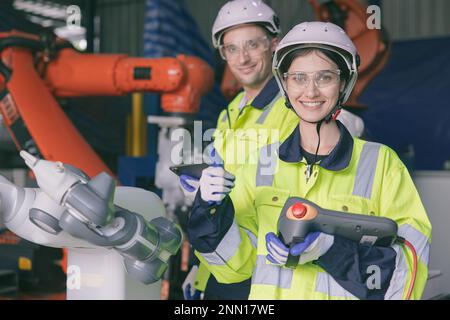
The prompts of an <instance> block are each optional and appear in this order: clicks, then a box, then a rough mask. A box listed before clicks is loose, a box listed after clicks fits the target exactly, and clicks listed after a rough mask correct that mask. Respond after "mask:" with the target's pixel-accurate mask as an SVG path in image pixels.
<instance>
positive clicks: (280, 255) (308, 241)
mask: <svg viewBox="0 0 450 320" xmlns="http://www.w3.org/2000/svg"><path fill="white" fill-rule="evenodd" d="M333 243H334V236H332V235H329V234H326V233H322V232H312V233H309V234H308V235H307V236H306V238H305V241H304V242H302V243H298V244H296V245H294V246H293V247H292V248H291V250H289V248H288V247H286V245H285V244H284V243H283V242H282V241H281V240H280V239H279V238H278V237H277V236H276V235H275V233H273V232H269V233H267V234H266V248H267V252H268V253H269V254H268V255H267V260H269V261H270V262H272V263H274V264H278V265H285V264H286V261H287V258H288V255H289V252H290V253H291V255H293V256H298V255H300V259H299V262H298V264H305V263H307V262H310V261H315V260H317V259H319V258H320V257H321V256H322V255H324V254H325V253H326V252H327V251H328V250H329V249H330V247H331V246H332V245H333Z"/></svg>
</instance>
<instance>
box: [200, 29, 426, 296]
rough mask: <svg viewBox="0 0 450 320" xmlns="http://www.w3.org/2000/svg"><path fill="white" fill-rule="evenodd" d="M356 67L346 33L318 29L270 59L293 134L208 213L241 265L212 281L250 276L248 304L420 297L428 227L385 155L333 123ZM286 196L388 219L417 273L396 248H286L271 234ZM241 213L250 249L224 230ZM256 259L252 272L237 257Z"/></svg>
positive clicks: (400, 172) (328, 241)
mask: <svg viewBox="0 0 450 320" xmlns="http://www.w3.org/2000/svg"><path fill="white" fill-rule="evenodd" d="M358 59H359V58H358V54H357V51H356V49H355V46H354V45H353V43H352V41H351V40H350V39H349V37H348V36H347V35H346V34H345V32H344V31H343V30H342V29H341V28H340V27H338V26H336V25H334V24H331V23H323V22H307V23H301V24H299V25H297V26H295V27H294V28H293V29H292V30H291V31H289V32H288V34H287V35H286V36H285V37H284V38H283V39H282V40H281V42H280V44H279V45H278V47H277V49H276V51H275V55H274V60H273V70H274V73H275V76H276V78H277V81H278V84H279V86H280V89H281V90H282V92H283V94H284V95H285V96H286V106H287V107H288V108H292V109H293V110H295V112H296V113H297V115H298V117H299V119H300V123H299V126H298V127H296V128H295V129H294V130H293V131H292V133H291V135H290V136H289V137H288V138H287V139H286V140H285V141H284V142H282V143H281V144H280V143H274V144H272V145H268V146H266V147H263V148H262V149H261V150H260V151H259V153H258V154H257V155H255V157H256V158H258V159H259V160H258V162H257V164H255V165H252V164H248V165H245V166H243V167H242V168H241V169H240V170H239V171H238V172H237V173H236V180H235V183H234V188H233V189H232V191H231V192H230V194H229V197H226V198H225V199H224V200H223V201H222V204H221V205H216V206H215V207H210V208H208V209H209V210H212V209H214V215H215V216H216V217H219V216H220V219H219V218H216V219H217V220H216V222H215V224H216V225H215V229H214V230H215V232H216V233H215V234H216V235H217V237H219V238H220V239H221V240H222V243H223V245H225V243H226V244H227V245H228V246H230V247H232V246H234V247H235V248H238V250H239V252H238V253H235V255H234V256H235V257H236V256H240V257H242V261H241V264H239V261H236V260H233V261H229V262H227V266H229V268H228V269H227V271H224V270H220V272H219V273H222V274H225V273H226V274H227V276H229V277H230V276H231V275H233V276H235V277H239V275H240V274H242V273H251V274H252V287H251V292H250V299H405V298H413V299H419V298H420V297H421V295H422V292H423V290H424V286H425V283H426V279H427V264H428V258H429V257H428V252H429V243H430V236H431V225H430V222H429V220H428V217H427V214H426V212H425V209H424V207H423V205H422V203H421V200H420V198H419V195H418V193H417V191H416V189H415V187H414V184H413V182H412V180H411V177H410V175H409V173H408V170H407V169H406V167H405V166H404V165H403V163H402V162H401V161H400V160H399V158H398V156H397V155H396V154H395V152H394V151H393V150H391V149H390V148H388V147H387V146H385V145H382V144H378V143H373V142H366V141H363V140H360V139H358V138H353V137H352V136H351V135H350V133H349V132H348V130H347V129H346V128H345V127H344V126H343V125H342V124H341V123H340V122H339V121H336V116H337V115H338V113H339V110H340V108H341V104H342V103H344V102H345V101H346V100H347V98H348V97H349V95H350V94H351V91H352V88H353V86H354V83H355V81H356V78H357V67H358ZM273 150H276V151H277V152H273ZM268 158H270V159H271V161H269V162H268V161H267V159H268ZM290 197H300V198H303V199H306V200H308V201H310V202H313V203H315V204H317V205H318V206H320V207H322V208H325V209H328V210H335V211H340V212H349V213H357V214H363V215H373V216H381V217H387V218H390V219H392V220H394V221H395V222H397V224H398V234H399V235H400V236H401V237H402V238H404V239H406V240H407V241H409V242H410V243H412V245H413V246H414V247H415V249H416V252H417V257H418V260H417V267H416V268H415V266H414V262H413V261H414V259H413V254H411V252H410V251H409V250H407V249H403V247H402V246H400V245H398V244H394V245H392V246H387V247H381V246H377V245H372V246H369V245H366V244H364V245H362V244H359V243H356V242H353V241H351V240H348V239H345V238H343V237H339V236H336V235H330V234H325V233H322V232H312V233H310V234H308V235H307V236H306V238H305V241H304V242H302V243H300V244H298V245H295V246H293V247H292V248H290V249H289V248H287V246H286V245H285V244H284V243H283V242H282V241H281V239H280V238H278V236H277V221H278V217H279V215H280V212H281V210H282V208H283V206H284V204H285V203H286V201H287V199H288V198H290ZM243 199H247V201H246V202H245V201H244V200H243ZM236 200H238V201H236ZM242 211H244V212H247V214H249V215H255V216H256V217H257V218H256V219H257V223H258V233H257V241H253V242H254V243H255V242H256V243H255V246H256V249H252V247H251V246H243V245H242V244H241V243H244V242H246V241H249V240H247V239H246V238H245V236H243V233H242V232H240V230H238V229H239V228H237V227H236V225H235V224H234V223H231V222H230V221H233V219H234V212H242ZM219 230H220V232H219ZM237 230H238V231H239V232H238V231H237ZM250 240H251V239H250ZM236 244H239V245H236ZM255 251H256V252H255ZM255 253H256V256H255V258H254V259H255V260H254V261H255V262H254V265H253V266H252V267H253V269H252V268H251V267H250V266H249V264H248V259H245V258H244V257H251V256H252V255H253V254H255ZM289 254H290V255H292V256H299V259H298V263H297V264H296V265H295V266H293V268H292V266H291V268H287V267H286V262H287V259H288V256H289ZM413 270H415V271H416V272H415V273H414V274H413V272H412V271H413ZM220 275H221V274H218V275H217V276H220ZM413 284H414V285H413Z"/></svg>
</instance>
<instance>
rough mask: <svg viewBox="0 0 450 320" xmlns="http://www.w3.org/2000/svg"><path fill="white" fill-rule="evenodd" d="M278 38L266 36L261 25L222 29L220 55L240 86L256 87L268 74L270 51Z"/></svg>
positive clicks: (270, 59) (269, 69)
mask: <svg viewBox="0 0 450 320" xmlns="http://www.w3.org/2000/svg"><path fill="white" fill-rule="evenodd" d="M277 43H278V39H270V38H269V37H268V36H267V34H266V33H265V32H264V30H263V29H262V27H260V26H256V25H242V26H238V27H235V28H232V29H230V30H228V31H226V32H225V34H224V36H223V46H222V48H221V50H222V52H221V53H222V55H223V56H224V55H225V58H226V61H227V63H228V66H229V67H230V70H231V72H232V73H233V75H234V76H235V77H236V79H237V80H238V81H239V82H240V83H241V84H242V85H243V86H244V87H246V86H247V87H252V88H253V87H258V86H259V85H260V84H261V83H263V82H264V81H265V80H267V78H268V77H269V76H270V75H271V74H272V71H271V66H272V53H273V51H274V50H275V47H276V45H277Z"/></svg>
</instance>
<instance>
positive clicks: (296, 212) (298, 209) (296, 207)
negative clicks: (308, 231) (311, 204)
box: [291, 202, 307, 219]
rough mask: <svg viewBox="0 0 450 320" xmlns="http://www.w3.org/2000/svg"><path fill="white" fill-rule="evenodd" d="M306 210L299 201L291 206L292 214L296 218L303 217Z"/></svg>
mask: <svg viewBox="0 0 450 320" xmlns="http://www.w3.org/2000/svg"><path fill="white" fill-rule="evenodd" d="M306 211H307V209H306V206H305V205H304V204H303V203H301V202H297V203H294V204H293V205H292V206H291V212H292V215H293V216H294V217H296V218H297V219H301V218H303V217H304V216H305V215H306Z"/></svg>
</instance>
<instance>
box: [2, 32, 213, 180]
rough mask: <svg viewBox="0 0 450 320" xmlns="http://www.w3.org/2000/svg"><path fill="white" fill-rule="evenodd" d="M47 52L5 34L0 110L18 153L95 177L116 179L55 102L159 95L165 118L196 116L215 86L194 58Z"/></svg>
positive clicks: (33, 41) (31, 40) (27, 38)
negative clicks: (71, 98)
mask: <svg viewBox="0 0 450 320" xmlns="http://www.w3.org/2000/svg"><path fill="white" fill-rule="evenodd" d="M46 50H47V48H46V47H45V44H44V43H43V42H42V41H40V40H39V39H38V38H37V37H36V36H33V35H28V34H23V33H18V32H10V33H0V54H1V58H2V59H1V60H0V62H1V63H0V110H1V112H2V115H3V118H4V120H5V124H6V125H7V127H8V130H9V132H10V134H11V136H12V138H13V140H14V142H15V144H16V145H17V147H18V148H19V149H26V150H28V151H31V152H32V153H34V154H36V153H40V154H41V155H42V156H43V157H44V158H45V159H48V160H59V161H62V162H66V163H70V164H73V165H74V166H76V167H78V168H80V169H82V170H83V171H85V172H86V173H87V174H88V175H90V176H93V175H95V174H98V173H99V172H101V171H106V172H108V173H111V172H110V171H109V169H108V168H107V167H106V165H105V164H104V163H103V161H102V160H101V159H100V158H99V157H98V155H97V154H96V153H95V152H94V150H93V149H92V148H91V147H90V146H89V145H88V144H87V143H86V141H85V140H84V139H83V137H82V136H81V135H80V133H79V132H78V131H77V129H76V128H75V127H74V126H73V124H72V123H71V122H70V120H69V119H68V118H67V116H66V115H65V113H64V112H63V111H62V110H61V108H60V106H59V104H58V102H57V100H56V99H55V95H56V96H60V97H69V96H89V95H123V94H127V93H130V92H136V91H145V92H158V93H162V100H161V101H162V107H163V109H164V111H166V112H180V113H195V112H197V111H198V108H199V104H200V98H201V96H202V95H204V94H205V93H206V92H207V91H208V90H209V89H210V88H211V86H212V84H213V71H212V69H211V68H210V67H209V65H207V64H206V63H205V62H203V61H202V60H200V59H198V58H195V57H187V56H183V55H181V56H178V57H177V58H160V59H145V58H130V57H128V56H126V55H96V54H82V53H78V52H76V51H75V50H73V49H71V48H63V49H61V50H59V51H58V52H57V53H56V55H55V58H54V59H53V60H50V59H48V55H46V54H45V52H46ZM37 58H38V61H36V59H37ZM45 64H46V67H45V68H43V67H42V65H45ZM39 70H41V72H39ZM42 70H45V72H44V74H42V73H43V72H42ZM1 78H3V79H1Z"/></svg>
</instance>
